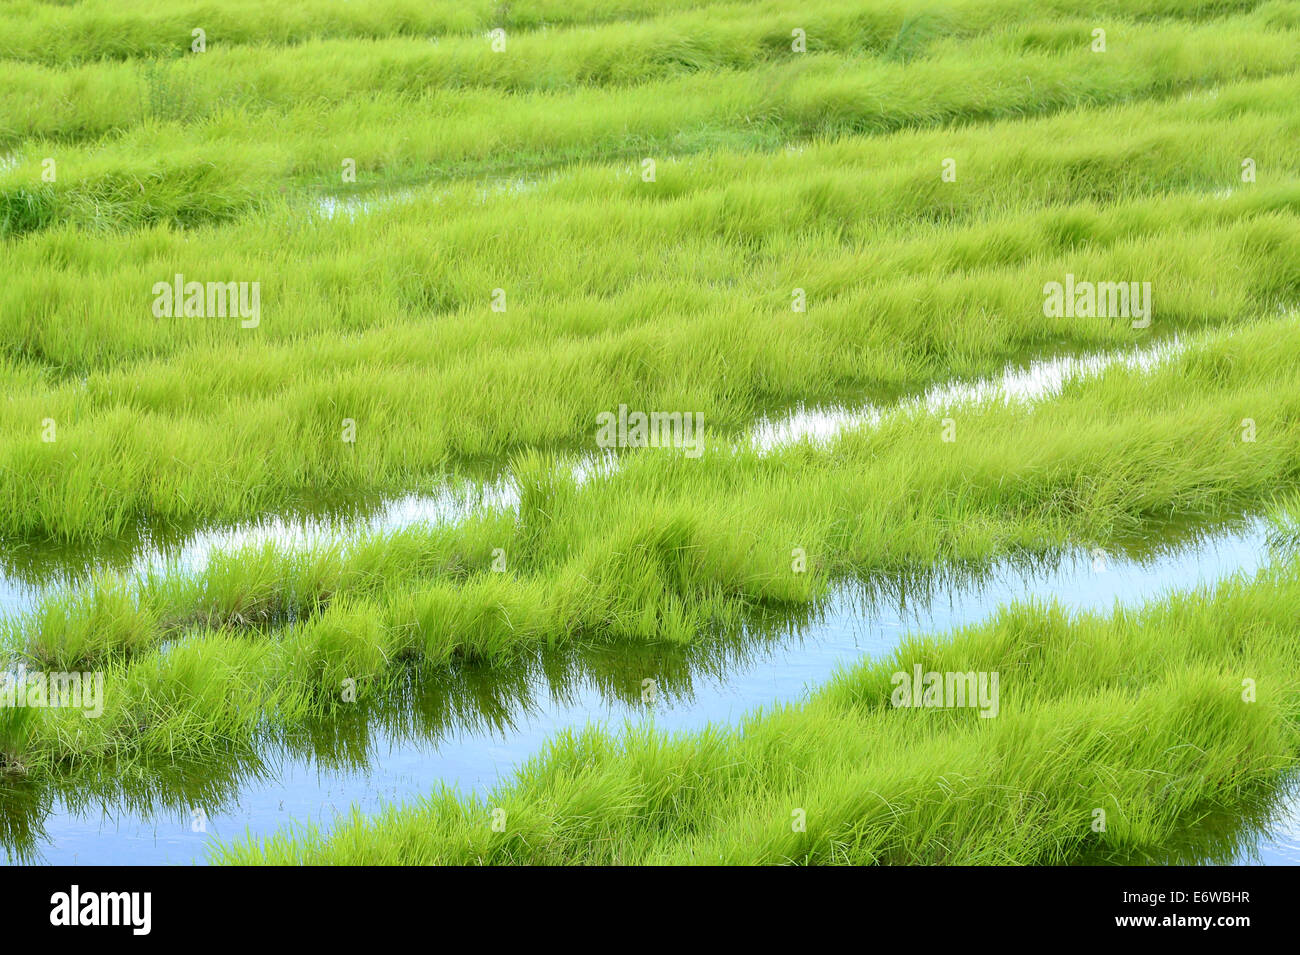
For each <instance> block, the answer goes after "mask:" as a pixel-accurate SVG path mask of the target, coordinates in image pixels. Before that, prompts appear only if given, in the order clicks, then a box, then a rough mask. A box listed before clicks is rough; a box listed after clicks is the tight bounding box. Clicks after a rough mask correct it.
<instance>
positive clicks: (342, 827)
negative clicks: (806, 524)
mask: <svg viewBox="0 0 1300 955" xmlns="http://www.w3.org/2000/svg"><path fill="white" fill-rule="evenodd" d="M1298 580H1300V578H1297V575H1296V568H1295V566H1294V564H1291V565H1286V566H1281V567H1278V568H1275V569H1273V570H1271V571H1268V572H1266V573H1264V574H1262V575H1261V576H1260V577H1259V578H1257V579H1255V580H1241V579H1238V580H1235V581H1232V582H1229V583H1227V584H1224V585H1222V586H1220V587H1219V588H1218V589H1217V590H1215V591H1213V592H1204V591H1196V592H1192V593H1188V594H1183V595H1178V596H1172V597H1170V598H1168V599H1167V600H1164V601H1161V602H1158V603H1154V604H1151V605H1149V606H1148V607H1146V608H1145V609H1141V610H1137V611H1117V612H1115V613H1114V614H1113V615H1111V616H1109V617H1106V616H1102V615H1094V614H1084V615H1074V616H1071V615H1067V614H1065V613H1063V612H1062V611H1061V610H1060V609H1059V608H1055V607H1052V606H1034V605H1013V606H1012V607H1009V608H1007V609H1005V610H1003V611H1002V612H1001V613H1000V614H999V615H998V616H997V618H996V619H994V620H993V621H991V622H989V623H988V624H985V625H982V626H979V627H972V628H968V629H966V630H963V631H961V632H959V633H957V634H955V635H953V636H952V637H951V638H943V639H937V638H934V637H916V638H912V639H910V640H909V641H907V642H906V643H905V644H904V645H903V646H902V647H900V648H899V649H898V650H897V651H895V652H894V653H893V654H891V655H890V656H889V657H888V658H887V659H884V660H881V661H878V662H871V663H865V664H863V665H861V666H859V667H857V668H855V669H853V670H851V671H848V672H846V673H844V674H842V675H841V676H840V677H838V678H837V679H835V680H833V681H832V682H831V683H830V684H829V685H828V686H826V687H825V688H823V689H822V690H820V691H819V692H817V693H816V694H815V695H814V696H813V697H812V698H811V699H810V700H809V701H808V702H807V703H804V704H797V705H791V706H784V707H776V708H771V709H768V710H766V711H763V712H759V713H756V714H752V715H751V716H749V717H747V718H746V719H745V720H744V721H743V722H742V723H741V725H739V726H737V727H732V728H727V727H712V728H709V729H706V730H703V731H700V732H694V733H687V734H679V735H669V734H665V733H662V732H660V731H658V730H656V729H655V728H654V727H653V725H650V726H628V727H626V728H625V729H624V730H622V731H621V732H618V731H615V732H611V731H608V730H600V729H589V730H586V731H583V732H580V733H565V734H562V735H561V736H560V737H558V738H557V739H556V740H555V741H554V742H553V743H552V744H551V745H550V746H549V747H548V748H547V750H546V751H545V752H544V753H542V754H540V755H538V756H537V757H536V758H534V759H533V760H532V761H530V762H529V763H528V764H527V765H526V766H525V767H524V768H523V769H521V770H520V771H519V772H518V773H517V774H516V775H515V776H514V777H513V778H511V779H509V780H508V781H506V782H503V783H502V784H501V786H500V787H499V788H497V789H496V790H494V791H493V792H491V793H490V794H488V795H487V796H485V797H473V796H465V795H463V794H459V793H456V792H453V791H450V790H445V791H443V792H440V793H435V794H433V795H432V796H430V797H429V798H428V799H426V800H422V801H420V802H419V803H417V804H415V805H410V806H405V807H392V808H390V809H388V810H386V811H384V812H382V813H380V814H379V815H377V816H374V817H370V818H367V817H364V816H360V815H358V814H353V815H352V816H351V817H348V818H344V819H342V820H340V821H339V822H337V823H336V825H335V826H334V828H333V829H332V831H330V832H328V833H325V832H322V831H321V830H320V829H318V828H316V827H314V826H311V825H307V826H301V827H298V828H296V829H295V830H293V831H286V832H282V833H280V834H278V835H276V836H273V837H270V838H267V839H263V840H247V841H242V842H237V843H234V844H227V845H225V846H223V847H220V848H218V849H217V850H216V851H214V853H213V856H214V859H215V860H216V861H220V862H225V863H234V864H259V863H260V864H267V863H269V864H301V863H309V864H385V863H387V864H581V863H585V864H692V863H695V864H700V863H703V864H719V863H722V864H771V863H798V864H857V865H862V864H950V865H951V864H1061V863H1069V862H1072V861H1073V862H1077V861H1080V860H1081V859H1083V858H1089V859H1092V860H1094V861H1096V860H1103V861H1104V860H1110V861H1118V860H1123V859H1128V858H1132V857H1133V856H1134V855H1138V854H1141V853H1144V852H1145V853H1148V854H1151V855H1159V854H1160V853H1161V851H1162V847H1165V846H1167V845H1169V844H1171V843H1174V842H1177V841H1178V840H1179V838H1180V835H1181V834H1182V833H1184V832H1185V831H1186V830H1187V829H1188V828H1190V827H1194V826H1195V825H1197V824H1198V823H1199V822H1201V821H1202V820H1203V819H1205V818H1206V817H1207V816H1209V815H1210V814H1212V813H1213V812H1215V811H1216V810H1218V809H1221V808H1222V807H1225V806H1230V805H1234V804H1236V803H1239V802H1241V801H1243V800H1251V799H1258V798H1259V796H1260V794H1261V792H1264V791H1267V790H1268V789H1269V788H1271V787H1272V786H1273V785H1275V784H1276V783H1277V781H1278V780H1279V778H1280V777H1281V775H1282V774H1283V773H1284V772H1285V770H1286V768H1287V767H1288V766H1290V765H1293V762H1294V758H1295V753H1296V751H1297V747H1298V746H1300V735H1297V721H1296V717H1297V715H1298V710H1297V703H1298V699H1300V698H1298V697H1297V688H1298V686H1300V685H1298V684H1297V679H1296V675H1295V674H1296V665H1297V663H1298V662H1300V660H1298V659H1297V655H1296V654H1297V650H1296V645H1295V642H1294V640H1292V639H1291V638H1290V637H1291V621H1292V616H1293V613H1294V606H1295V602H1296V601H1297V600H1298V599H1300V584H1298V582H1297V581H1298ZM915 663H920V664H921V665H922V666H923V667H924V668H925V669H926V670H934V671H939V672H945V671H959V672H966V671H997V672H999V674H1000V676H1001V680H1000V688H1001V693H1000V696H1001V700H1000V709H999V714H998V716H996V717H995V718H992V719H981V718H980V717H979V716H978V715H977V711H975V710H969V709H965V710H963V709H950V710H942V709H940V710H924V709H920V710H915V709H914V710H906V709H903V710H900V709H895V708H893V707H892V706H891V703H890V697H891V691H892V688H893V684H892V681H891V675H892V674H893V673H894V672H896V671H903V672H909V673H910V672H911V669H912V667H913V665H914V664H915ZM1245 677H1249V678H1250V679H1253V680H1255V681H1256V685H1257V686H1258V687H1259V690H1260V694H1259V698H1258V699H1257V700H1256V701H1255V702H1253V703H1246V702H1244V701H1243V697H1242V681H1243V678H1245ZM1096 809H1104V810H1105V812H1106V820H1105V821H1106V826H1105V831H1104V832H1100V833H1099V832H1094V831H1093V830H1092V825H1091V824H1092V822H1093V820H1094V818H1095V816H1094V811H1095V810H1096ZM495 810H503V811H504V817H503V818H504V820H505V827H504V831H502V832H494V831H493V829H492V822H493V818H494V817H493V813H494V811H495ZM795 810H803V812H804V813H805V815H806V831H802V832H801V831H795V827H793V826H792V825H791V821H792V814H793V813H794V811H795Z"/></svg>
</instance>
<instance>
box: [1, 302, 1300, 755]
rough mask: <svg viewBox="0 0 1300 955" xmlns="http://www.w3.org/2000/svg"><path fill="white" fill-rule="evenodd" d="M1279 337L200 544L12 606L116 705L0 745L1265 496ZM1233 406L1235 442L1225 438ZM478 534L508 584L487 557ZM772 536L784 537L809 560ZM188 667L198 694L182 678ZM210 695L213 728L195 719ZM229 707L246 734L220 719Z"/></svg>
mask: <svg viewBox="0 0 1300 955" xmlns="http://www.w3.org/2000/svg"><path fill="white" fill-rule="evenodd" d="M1297 334H1300V332H1298V331H1297V326H1296V324H1295V322H1294V320H1293V319H1285V320H1276V321H1274V322H1271V323H1267V324H1262V325H1259V326H1258V327H1254V328H1249V329H1243V330H1240V331H1238V332H1236V333H1235V334H1233V335H1231V336H1220V337H1218V338H1214V339H1211V340H1210V341H1208V342H1205V343H1200V344H1198V345H1194V346H1193V347H1191V348H1189V349H1188V350H1187V351H1186V352H1185V353H1184V354H1183V355H1181V356H1180V357H1178V358H1175V359H1173V360H1171V361H1170V362H1169V363H1168V364H1167V365H1165V366H1162V367H1160V368H1158V369H1157V370H1155V371H1153V372H1151V373H1149V374H1143V373H1139V372H1130V371H1126V370H1123V369H1114V370H1112V371H1110V372H1108V373H1107V374H1105V375H1104V376H1102V377H1100V378H1098V379H1093V380H1089V381H1084V382H1079V383H1077V384H1074V385H1071V386H1069V387H1067V389H1066V391H1065V393H1064V394H1063V395H1062V396H1061V397H1060V398H1058V399H1057V400H1055V401H1051V402H1048V403H1046V404H1044V405H1042V406H1038V407H1035V408H1032V409H1024V408H1016V407H1006V406H1002V405H998V404H992V405H973V406H955V407H953V408H951V409H945V410H944V411H943V412H942V414H944V415H951V416H952V417H953V418H954V420H955V421H956V422H957V428H958V432H957V440H956V441H955V442H952V443H946V442H944V441H942V440H941V437H940V432H941V425H940V421H939V415H931V414H916V415H904V416H902V417H900V418H898V419H895V420H891V421H890V422H887V423H886V424H885V425H884V426H883V427H881V428H879V429H877V430H868V431H857V432H850V433H847V434H845V435H844V436H843V437H842V438H841V439H840V440H839V441H838V442H837V443H835V444H834V445H833V446H831V447H829V448H824V449H817V448H814V447H812V446H811V445H807V444H803V445H799V446H795V447H792V448H790V449H788V450H785V451H782V452H779V453H774V454H770V455H765V456H759V455H756V454H754V453H752V452H730V453H729V452H726V451H724V449H723V448H721V447H718V448H715V449H714V450H713V451H712V452H711V453H709V454H706V455H705V456H704V457H702V458H699V459H691V458H687V457H684V456H682V455H680V454H676V453H673V452H657V451H653V450H645V451H641V452H638V453H634V454H629V455H626V456H625V457H624V460H623V464H622V467H620V468H619V469H618V470H617V471H615V472H612V473H609V474H606V475H602V476H597V477H594V478H592V479H590V480H589V481H588V482H586V483H585V484H583V485H582V486H581V487H578V486H576V485H575V484H574V482H573V479H572V476H571V475H570V474H569V473H568V472H567V470H566V469H565V468H564V467H562V466H560V465H558V464H557V463H556V462H553V461H548V460H547V459H545V458H543V457H541V456H537V455H530V456H526V457H524V458H520V459H518V460H517V461H516V462H515V468H514V475H515V478H514V480H515V481H516V482H517V484H518V485H519V487H520V489H521V491H522V502H521V506H520V510H519V512H518V513H517V514H516V513H515V512H513V511H497V512H487V513H484V514H481V515H478V516H476V517H474V518H473V519H471V520H470V521H468V522H467V523H464V524H457V525H449V526H445V527H438V528H424V527H418V526H417V527H414V528H411V529H409V530H407V531H404V532H401V533H398V534H394V535H380V536H377V537H373V538H362V539H360V540H356V541H352V542H350V543H349V544H348V545H347V546H340V547H333V548H326V549H321V548H309V549H307V550H305V551H296V550H292V549H287V548H286V547H284V546H281V545H267V546H264V547H261V548H258V549H251V550H244V551H242V552H234V553H230V554H224V555H221V554H219V555H217V556H216V557H215V558H214V559H213V560H212V561H211V562H210V563H209V565H208V567H207V569H206V570H205V571H203V572H201V573H199V574H182V573H175V572H172V573H168V572H166V571H165V570H164V571H162V572H157V573H154V574H152V575H150V576H148V577H147V578H145V579H144V580H143V581H142V582H139V583H132V582H130V581H128V580H125V579H123V578H120V577H115V576H108V577H105V578H102V579H100V580H98V581H92V582H91V583H89V584H88V585H86V586H84V587H80V588H75V589H73V590H71V591H68V592H67V593H64V594H55V595H53V596H52V597H50V598H48V599H47V600H45V601H43V602H42V603H41V605H40V606H38V607H37V608H36V609H35V610H34V611H33V612H32V613H31V614H29V615H24V616H21V617H18V618H12V619H11V620H9V621H8V622H7V624H6V628H5V631H6V632H5V639H4V641H3V643H4V645H6V646H8V647H10V648H12V649H13V650H15V651H18V652H20V653H21V654H22V655H23V656H24V657H25V658H26V659H27V660H28V661H30V663H31V665H32V666H33V667H34V668H36V669H43V670H84V669H91V668H93V669H105V668H106V669H107V671H108V673H109V678H108V682H109V685H111V686H117V687H119V691H118V692H116V693H114V694H113V696H112V698H111V699H112V703H111V706H112V707H113V709H112V710H111V714H110V715H111V716H112V718H109V717H105V718H104V719H101V720H97V721H90V722H93V723H94V724H95V725H94V726H93V727H88V728H85V729H83V730H81V735H82V739H81V741H80V742H79V743H78V745H77V746H76V747H75V749H73V750H72V751H71V752H70V751H69V750H68V749H67V748H66V747H65V746H64V745H63V742H64V740H65V734H66V733H67V732H68V726H69V725H73V726H76V727H78V728H80V727H81V723H82V722H85V721H84V720H83V718H82V717H80V715H79V714H75V713H70V712H69V711H60V710H44V711H39V712H37V714H36V715H35V716H33V715H30V714H31V713H32V712H35V711H26V713H25V714H23V713H19V715H17V716H8V715H6V716H7V719H8V722H5V723H3V724H0V730H2V731H0V740H4V741H5V742H4V743H3V744H0V745H4V746H5V747H6V749H7V751H8V752H10V753H11V754H12V756H11V758H12V760H13V761H14V762H15V763H18V764H21V765H23V766H25V767H28V769H29V771H33V772H48V773H51V774H55V775H57V774H59V773H62V772H65V771H67V770H68V767H69V763H71V764H72V765H74V766H75V765H76V764H78V763H81V762H89V763H92V764H93V763H94V762H95V761H96V760H102V759H104V758H107V757H108V756H110V755H111V756H112V757H113V758H115V759H128V760H139V759H144V758H156V757H159V756H162V757H167V758H176V757H181V756H187V757H189V756H194V755H195V754H196V753H197V752H202V751H203V750H204V749H205V748H211V747H214V746H218V747H220V746H225V745H227V744H228V743H229V742H230V740H231V738H232V737H233V736H240V738H245V739H246V740H247V739H252V738H253V736H252V735H251V734H253V733H254V731H255V729H256V727H257V726H258V725H260V723H259V721H260V720H262V719H269V720H270V721H271V723H272V724H279V725H286V724H292V723H294V722H295V721H297V720H301V719H302V718H303V717H304V714H318V713H321V712H330V711H331V710H335V711H336V710H337V709H338V708H339V707H340V706H344V704H342V703H341V702H340V691H339V688H340V686H341V685H342V681H343V680H345V679H352V680H354V681H356V683H357V686H358V692H359V694H360V695H361V696H362V697H365V698H371V699H373V698H382V697H383V696H384V694H386V693H388V692H390V691H391V687H392V685H393V681H395V680H396V681H400V680H402V679H404V678H405V677H404V674H405V673H406V672H408V671H409V670H410V669H411V668H412V667H414V668H415V669H416V670H417V671H425V672H441V671H444V670H445V669H446V668H448V667H456V666H460V665H463V664H467V663H468V664H475V665H480V664H481V665H490V666H494V667H509V666H511V665H513V664H514V663H516V662H518V661H520V660H521V659H523V658H524V657H526V656H529V655H531V654H532V653H533V652H535V650H536V649H537V648H539V647H543V648H544V647H560V646H570V645H579V646H581V645H590V644H596V643H606V644H610V645H611V646H614V647H618V646H620V645H630V646H633V647H636V646H654V645H656V644H658V645H666V646H673V645H684V644H690V643H692V642H695V641H698V640H700V639H701V638H703V637H704V636H706V635H710V634H712V635H720V636H722V637H724V638H725V637H726V635H727V634H729V633H730V634H733V635H734V634H735V633H736V632H738V630H739V629H740V628H741V627H742V626H743V625H744V623H745V621H746V619H747V618H749V617H750V616H751V615H752V614H754V613H755V612H760V611H763V610H764V609H765V608H766V609H768V610H780V609H782V608H789V609H792V610H799V609H801V608H812V609H815V608H816V607H817V605H818V603H819V601H820V600H821V599H822V598H824V597H825V596H826V595H827V594H828V593H829V592H830V589H831V587H832V586H834V585H836V584H839V583H843V582H846V581H853V580H867V579H872V578H873V577H875V576H877V575H880V574H889V573H897V572H916V571H918V570H921V571H924V569H925V568H934V567H944V566H949V567H951V566H963V565H964V566H971V567H978V566H980V565H983V564H987V563H988V562H989V561H991V560H993V559H996V558H998V557H1002V556H1007V555H1013V556H1014V555H1026V554H1043V553H1049V554H1050V553H1051V552H1052V551H1054V550H1059V549H1062V548H1068V547H1072V546H1074V547H1078V546H1093V545H1098V544H1099V545H1102V546H1108V547H1109V546H1112V545H1121V544H1123V543H1124V542H1125V541H1133V540H1135V539H1137V538H1139V537H1140V536H1141V535H1144V534H1150V533H1152V532H1154V531H1158V530H1159V529H1160V528H1161V527H1162V526H1163V525H1166V524H1168V523H1170V522H1172V521H1173V520H1174V519H1175V518H1179V519H1183V520H1186V519H1188V518H1191V519H1193V520H1200V521H1203V522H1204V521H1209V520H1214V519H1223V518H1231V517H1232V516H1234V515H1237V514H1240V513H1241V512H1242V511H1249V510H1254V511H1264V510H1267V509H1269V508H1270V507H1271V506H1273V505H1274V504H1275V502H1277V501H1278V500H1279V499H1282V498H1285V497H1289V496H1293V495H1295V494H1296V493H1297V492H1300V471H1298V470H1297V466H1296V462H1297V460H1300V457H1298V456H1297V448H1300V404H1297V402H1298V401H1300V399H1297V398H1296V395H1297V394H1300V388H1297V385H1300V382H1297V381H1296V375H1297V372H1296V370H1295V367H1294V363H1293V362H1291V361H1290V360H1289V357H1288V355H1289V354H1290V353H1289V351H1288V350H1287V349H1286V348H1285V347H1278V346H1279V345H1286V344H1287V343H1294V340H1295V338H1296V336H1297ZM1139 406H1140V407H1141V408H1142V413H1141V414H1140V415H1138V414H1134V413H1133V410H1132V409H1133V408H1135V407H1139ZM1248 417H1249V418H1251V419H1252V420H1254V421H1255V422H1256V436H1255V437H1256V440H1255V441H1253V442H1247V441H1243V440H1241V436H1242V426H1241V422H1242V420H1243V419H1245V418H1248ZM1284 525H1285V522H1283V526H1284ZM497 548H500V549H501V550H503V551H504V552H505V556H506V564H507V568H506V571H505V572H495V571H493V570H492V569H491V568H492V561H493V557H494V554H493V552H494V550H496V549H497ZM794 548H803V549H804V551H805V552H806V554H807V559H808V564H807V569H806V572H801V571H800V570H799V569H797V568H796V566H795V564H794V562H793V560H792V557H793V556H794V554H793V551H794ZM177 667H180V668H181V669H180V671H179V675H176V674H174V668H177ZM236 673H239V674H244V677H243V679H245V680H246V681H248V682H247V686H248V690H247V692H248V693H249V694H250V699H255V698H257V694H258V693H259V692H260V693H264V694H265V697H266V704H265V708H264V709H254V710H251V711H250V704H249V703H248V701H247V700H242V698H240V697H231V698H229V699H227V698H222V697H221V696H220V695H219V694H216V693H215V691H213V692H211V693H209V692H206V691H205V692H200V690H201V689H202V687H204V686H206V685H207V681H208V680H211V681H212V684H213V686H220V685H221V683H222V682H223V681H226V680H229V679H230V674H236ZM141 674H144V676H141ZM139 681H144V682H142V683H141V682H139ZM192 681H197V682H198V686H199V689H195V690H186V689H185V687H186V686H188V685H190V683H191V682H192ZM136 685H140V686H148V687H154V686H162V685H167V686H169V687H170V689H169V692H170V693H176V694H180V697H179V698H180V699H184V700H187V702H186V703H185V705H184V706H183V707H182V708H181V709H182V712H183V713H184V714H185V715H187V716H189V715H192V716H193V717H194V718H195V719H196V721H197V722H196V725H195V726H194V727H193V728H191V729H189V730H188V731H187V732H186V733H185V734H170V733H169V734H168V735H166V736H165V737H162V736H152V735H149V734H148V733H137V732H136V731H135V727H137V726H140V727H152V726H154V725H155V724H156V723H157V722H158V720H159V719H163V722H164V723H165V722H166V719H167V718H170V716H171V714H172V710H171V709H170V708H169V707H170V706H171V703H170V701H171V700H172V699H173V697H171V696H167V697H165V698H164V701H165V702H164V703H162V704H160V702H159V700H158V699H157V698H155V697H154V696H152V695H150V693H144V694H139V693H136V692H135V691H134V690H132V689H131V688H132V687H134V686H136ZM151 692H152V691H151ZM285 694H287V696H284V695H285ZM160 705H163V706H164V709H163V711H162V713H163V716H162V717H160V716H159V711H158V707H159V706H160ZM232 707H233V708H234V710H235V714H234V715H232V713H231V709H232ZM214 708H215V709H214ZM210 709H214V712H213V713H212V714H211V715H212V717H213V719H214V725H215V726H222V727H225V728H223V729H222V730H221V732H220V733H218V732H216V731H215V730H214V731H213V732H205V731H204V730H203V729H202V727H203V725H204V722H203V720H204V718H205V717H206V716H207V715H208V711H209V710H210ZM191 711H192V712H191ZM11 712H14V713H18V711H11ZM259 713H260V716H259ZM285 714H288V715H287V716H286V715H285ZM235 716H237V717H238V721H237V725H238V726H240V727H242V728H243V729H242V735H241V734H235V733H234V730H232V729H231V728H230V727H228V726H226V724H225V723H223V722H222V721H223V720H229V719H234V718H235ZM14 720H17V721H18V722H16V723H15V722H13V721H14ZM164 740H165V745H164ZM160 746H162V747H163V748H162V749H158V747H160Z"/></svg>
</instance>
